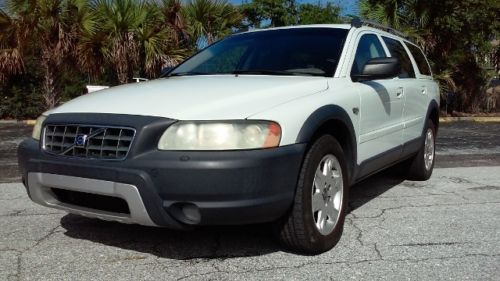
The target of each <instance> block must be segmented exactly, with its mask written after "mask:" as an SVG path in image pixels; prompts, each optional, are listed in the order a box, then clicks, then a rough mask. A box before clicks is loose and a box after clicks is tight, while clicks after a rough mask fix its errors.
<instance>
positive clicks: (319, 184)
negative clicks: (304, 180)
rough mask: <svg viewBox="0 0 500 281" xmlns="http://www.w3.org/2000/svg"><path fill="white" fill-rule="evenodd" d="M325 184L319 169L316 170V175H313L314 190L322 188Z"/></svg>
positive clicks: (323, 176)
mask: <svg viewBox="0 0 500 281" xmlns="http://www.w3.org/2000/svg"><path fill="white" fill-rule="evenodd" d="M324 184H325V175H324V174H323V171H321V169H317V170H316V174H315V175H314V185H315V187H316V188H318V189H319V188H323V186H324Z"/></svg>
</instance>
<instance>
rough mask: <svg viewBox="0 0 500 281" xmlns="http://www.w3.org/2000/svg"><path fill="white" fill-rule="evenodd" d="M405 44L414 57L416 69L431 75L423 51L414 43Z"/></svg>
mask: <svg viewBox="0 0 500 281" xmlns="http://www.w3.org/2000/svg"><path fill="white" fill-rule="evenodd" d="M406 46H407V47H408V49H409V50H410V53H411V55H412V56H413V58H414V59H415V62H416V63H417V66H418V70H419V71H420V73H421V74H423V75H431V70H430V69H429V64H427V60H425V56H424V53H422V51H421V50H420V49H419V48H418V47H417V46H415V45H413V44H408V43H406Z"/></svg>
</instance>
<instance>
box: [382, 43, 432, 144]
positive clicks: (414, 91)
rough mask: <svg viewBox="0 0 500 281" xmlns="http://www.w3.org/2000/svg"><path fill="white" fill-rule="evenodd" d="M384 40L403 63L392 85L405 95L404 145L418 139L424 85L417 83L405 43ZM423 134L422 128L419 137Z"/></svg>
mask: <svg viewBox="0 0 500 281" xmlns="http://www.w3.org/2000/svg"><path fill="white" fill-rule="evenodd" d="M382 39H383V41H384V43H385V45H386V47H387V49H388V51H389V53H390V55H391V57H397V58H398V59H399V61H400V62H401V72H400V73H399V75H398V77H397V78H395V79H393V80H392V81H391V82H390V83H391V84H393V85H394V87H399V89H400V90H401V91H402V93H403V94H402V95H401V100H402V102H403V103H404V107H403V112H402V125H403V133H402V143H403V144H404V143H407V142H408V141H410V140H413V139H414V138H416V137H417V135H416V133H417V132H416V131H417V127H418V126H417V125H419V124H422V118H423V116H422V108H421V107H422V104H421V99H420V96H419V95H421V91H422V90H423V88H422V86H423V85H422V84H418V83H417V79H416V77H417V76H416V75H417V73H416V72H415V68H414V65H413V61H412V59H411V57H410V55H409V53H408V51H407V50H406V48H405V46H404V44H403V41H401V40H399V39H396V38H390V37H386V36H382ZM424 111H425V110H424ZM424 114H425V113H424ZM408 128H411V131H408V130H407V129H408ZM421 134H422V128H420V132H419V133H418V136H420V135H421Z"/></svg>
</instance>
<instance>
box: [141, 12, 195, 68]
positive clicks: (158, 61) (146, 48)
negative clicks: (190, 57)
mask: <svg viewBox="0 0 500 281" xmlns="http://www.w3.org/2000/svg"><path fill="white" fill-rule="evenodd" d="M177 20H179V19H177ZM176 23H177V24H178V26H176V27H174V26H173V25H172V23H171V22H169V21H165V18H164V14H162V11H161V10H160V9H159V8H158V6H157V5H147V16H146V18H145V20H144V22H142V23H141V24H140V25H139V26H138V27H137V29H136V31H135V35H136V43H137V50H138V57H139V65H140V66H141V70H143V71H144V72H145V73H146V75H148V76H149V77H156V76H157V75H158V74H159V73H160V69H161V68H162V67H165V66H174V65H176V64H178V63H179V62H180V61H181V60H182V59H183V58H184V57H185V53H186V52H185V50H184V49H183V48H181V47H180V46H179V42H180V37H179V35H180V34H179V32H181V29H180V28H181V27H180V25H181V23H180V22H178V21H177V22H174V24H176ZM174 28H175V29H174Z"/></svg>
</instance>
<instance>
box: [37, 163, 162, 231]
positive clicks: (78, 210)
mask: <svg viewBox="0 0 500 281" xmlns="http://www.w3.org/2000/svg"><path fill="white" fill-rule="evenodd" d="M28 188H29V193H30V196H31V199H32V200H33V201H34V202H36V203H38V204H41V205H43V206H47V207H52V208H56V209H61V210H64V211H67V212H70V213H74V214H78V215H82V216H86V217H92V218H98V219H102V220H110V221H118V222H121V223H136V224H141V225H148V226H157V225H156V224H155V223H154V222H153V221H152V220H151V218H150V217H149V215H148V213H147V211H146V207H145V206H144V203H143V201H142V199H141V196H140V194H139V190H138V189H137V187H136V186H134V185H130V184H124V183H117V182H112V181H104V180H96V179H89V178H80V177H72V176H64V175H56V174H47V173H29V174H28ZM51 188H60V189H66V190H72V191H79V192H86V193H92V194H98V195H107V196H114V197H119V198H122V199H123V200H125V201H126V202H127V204H128V207H129V209H130V214H121V213H113V212H107V211H102V210H96V209H90V208H85V207H82V206H77V205H71V204H67V203H63V202H60V201H58V200H57V197H56V196H55V195H54V193H53V192H52V191H51V190H50V189H51Z"/></svg>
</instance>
